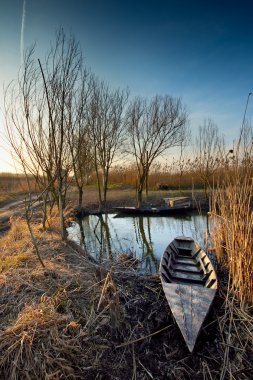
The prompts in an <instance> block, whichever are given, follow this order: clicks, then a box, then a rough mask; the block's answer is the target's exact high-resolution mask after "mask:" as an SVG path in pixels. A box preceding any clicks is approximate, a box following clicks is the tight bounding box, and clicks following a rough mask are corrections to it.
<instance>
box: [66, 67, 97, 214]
mask: <svg viewBox="0 0 253 380" xmlns="http://www.w3.org/2000/svg"><path fill="white" fill-rule="evenodd" d="M92 82H93V81H92V76H91V73H90V72H88V71H87V70H82V74H81V82H80V86H79V87H78V89H77V91H76V93H75V94H74V95H73V96H75V103H74V104H73V103H70V104H69V110H68V112H69V115H70V116H69V128H68V142H69V148H70V154H71V159H72V161H71V164H72V170H73V172H74V179H75V183H76V186H77V189H78V207H80V208H81V207H82V202H83V191H84V186H85V184H87V182H88V177H89V175H90V174H91V172H92V171H93V170H94V149H93V146H92V141H91V139H90V136H89V124H88V120H89V106H90V102H91V99H90V98H91V94H92V91H91V90H92Z"/></svg>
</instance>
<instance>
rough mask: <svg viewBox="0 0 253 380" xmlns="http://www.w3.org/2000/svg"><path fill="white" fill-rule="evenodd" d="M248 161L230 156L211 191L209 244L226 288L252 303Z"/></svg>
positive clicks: (252, 228)
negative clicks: (221, 177) (224, 275)
mask: <svg viewBox="0 0 253 380" xmlns="http://www.w3.org/2000/svg"><path fill="white" fill-rule="evenodd" d="M252 173H253V172H252V163H251V160H250V161H249V160H247V161H244V162H243V164H241V163H240V161H239V159H234V160H233V162H232V165H231V166H230V167H228V168H227V172H226V175H225V177H224V180H223V182H221V183H220V186H219V188H217V189H216V190H214V191H213V198H212V204H211V215H212V216H213V218H212V231H213V236H212V238H213V244H214V246H216V248H217V250H216V251H217V258H218V260H219V261H220V262H221V263H222V264H223V265H224V266H225V267H226V268H227V270H228V282H229V288H230V289H231V290H232V291H234V292H235V294H236V295H237V297H238V298H239V299H240V301H241V302H242V303H245V302H251V303H253V255H252V252H253V212H252V200H253V183H252Z"/></svg>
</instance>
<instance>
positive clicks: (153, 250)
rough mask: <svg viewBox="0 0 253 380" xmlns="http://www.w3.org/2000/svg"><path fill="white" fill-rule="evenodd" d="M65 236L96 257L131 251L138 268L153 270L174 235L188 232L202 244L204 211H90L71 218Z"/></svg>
mask: <svg viewBox="0 0 253 380" xmlns="http://www.w3.org/2000/svg"><path fill="white" fill-rule="evenodd" d="M67 230H68V235H69V239H72V240H74V241H76V242H78V243H79V244H80V245H82V247H84V248H85V249H86V250H87V251H88V252H89V254H91V255H92V256H94V257H95V258H96V259H97V260H98V261H100V262H103V261H111V262H113V261H114V260H115V258H116V257H117V255H118V254H119V253H131V254H132V255H133V257H136V258H138V260H139V269H140V270H141V271H145V272H148V273H155V272H157V270H158V267H159V261H160V257H161V255H162V253H163V251H164V250H165V248H166V247H167V245H168V244H169V243H170V241H172V240H173V239H174V238H175V237H176V236H179V235H185V236H191V237H192V238H193V239H194V240H196V241H197V242H198V243H199V244H200V245H202V247H203V248H205V239H204V237H205V236H206V234H207V233H208V234H209V226H208V218H207V215H206V214H205V215H199V214H198V213H191V214H187V215H173V216H166V217H161V216H129V217H128V216H124V217H121V216H119V215H114V214H105V215H101V216H95V215H90V216H86V217H84V218H83V220H82V221H79V222H73V223H72V224H71V226H70V227H69V228H68V229H67Z"/></svg>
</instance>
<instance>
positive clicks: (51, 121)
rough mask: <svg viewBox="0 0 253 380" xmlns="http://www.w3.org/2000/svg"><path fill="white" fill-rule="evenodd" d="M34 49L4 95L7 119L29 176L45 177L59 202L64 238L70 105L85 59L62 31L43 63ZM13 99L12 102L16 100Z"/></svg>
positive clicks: (75, 44)
mask: <svg viewBox="0 0 253 380" xmlns="http://www.w3.org/2000/svg"><path fill="white" fill-rule="evenodd" d="M34 56H35V47H33V48H32V49H30V50H29V52H28V53H27V55H26V59H25V64H24V68H23V69H22V71H21V74H20V76H19V79H18V84H17V91H15V87H14V88H13V87H9V89H8V90H7V92H6V97H5V99H6V119H7V128H8V133H9V137H10V141H11V144H12V147H13V148H14V150H15V153H16V155H17V156H18V158H19V159H20V160H21V162H22V163H24V165H25V167H26V170H27V172H28V173H32V174H33V175H35V174H36V175H37V178H38V179H40V180H41V179H42V180H43V181H44V182H46V183H44V186H45V187H47V186H48V184H51V187H50V190H51V193H52V194H53V196H54V197H55V198H56V199H57V201H58V206H59V214H60V223H61V235H62V238H64V235H65V227H64V221H63V208H64V203H65V202H64V195H65V192H66V183H67V179H68V173H69V171H70V169H71V165H70V162H71V160H70V157H71V156H70V153H69V143H68V139H67V133H68V129H69V125H70V124H71V122H72V120H71V114H70V113H69V109H70V104H71V103H72V102H73V101H74V97H73V94H74V92H75V91H76V87H77V86H78V84H79V74H80V69H81V66H82V55H81V52H80V48H79V45H78V43H77V42H76V41H75V39H74V38H73V37H72V36H70V37H69V38H67V37H66V35H65V33H64V32H63V30H62V29H60V30H59V31H58V32H57V34H56V40H55V43H54V45H52V47H51V50H50V52H49V53H48V54H47V56H46V59H45V62H44V63H41V61H40V60H38V62H37V60H36V59H35V57H34ZM13 100H14V102H13Z"/></svg>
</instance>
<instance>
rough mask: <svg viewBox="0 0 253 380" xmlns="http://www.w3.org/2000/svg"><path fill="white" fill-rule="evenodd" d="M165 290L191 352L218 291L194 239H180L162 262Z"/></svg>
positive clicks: (207, 261) (168, 248)
mask: <svg viewBox="0 0 253 380" xmlns="http://www.w3.org/2000/svg"><path fill="white" fill-rule="evenodd" d="M160 276H161V282H162V286H163V290H164V293H165V296H166V299H167V301H168V304H169V306H170V309H171V311H172V313H173V315H174V318H175V320H176V322H177V324H178V326H179V328H180V330H181V333H182V335H183V337H184V339H185V342H186V344H187V346H188V349H189V351H190V352H192V351H193V348H194V345H195V342H196V340H197V337H198V334H199V331H200V329H201V326H202V324H203V322H204V319H205V317H206V315H207V313H208V311H209V308H210V306H211V304H212V302H213V299H214V296H215V293H216V290H217V277H216V273H215V271H214V268H213V266H212V263H211V261H210V260H209V258H208V256H207V254H206V253H205V252H204V251H203V250H202V249H201V248H200V246H199V245H198V244H197V243H195V242H194V240H193V239H192V238H190V237H185V236H179V237H177V238H175V239H174V240H173V241H172V242H171V243H170V244H169V245H168V247H167V248H166V250H165V252H164V254H163V256H162V258H161V262H160Z"/></svg>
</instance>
